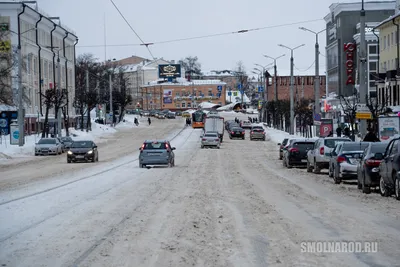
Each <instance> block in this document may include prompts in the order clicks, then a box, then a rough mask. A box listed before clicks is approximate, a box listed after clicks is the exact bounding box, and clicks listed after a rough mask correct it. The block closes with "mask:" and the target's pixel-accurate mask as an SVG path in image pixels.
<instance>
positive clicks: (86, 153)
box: [67, 141, 99, 163]
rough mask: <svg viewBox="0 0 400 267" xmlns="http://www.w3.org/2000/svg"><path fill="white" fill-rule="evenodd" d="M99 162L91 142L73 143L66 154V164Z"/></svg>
mask: <svg viewBox="0 0 400 267" xmlns="http://www.w3.org/2000/svg"><path fill="white" fill-rule="evenodd" d="M77 161H85V162H89V161H91V162H96V161H99V151H98V150H97V145H96V144H95V143H94V142H93V141H75V142H73V143H72V145H71V147H70V149H69V151H68V152H67V162H68V163H71V162H77Z"/></svg>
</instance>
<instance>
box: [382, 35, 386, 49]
mask: <svg viewBox="0 0 400 267" xmlns="http://www.w3.org/2000/svg"><path fill="white" fill-rule="evenodd" d="M383 49H386V36H383Z"/></svg>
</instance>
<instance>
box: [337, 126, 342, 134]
mask: <svg viewBox="0 0 400 267" xmlns="http://www.w3.org/2000/svg"><path fill="white" fill-rule="evenodd" d="M336 135H337V137H341V136H342V128H340V126H338V127H337V128H336Z"/></svg>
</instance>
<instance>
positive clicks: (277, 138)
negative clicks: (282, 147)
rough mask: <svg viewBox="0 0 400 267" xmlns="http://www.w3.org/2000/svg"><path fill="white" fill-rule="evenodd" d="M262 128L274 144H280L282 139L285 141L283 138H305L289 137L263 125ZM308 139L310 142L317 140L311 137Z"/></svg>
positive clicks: (282, 132) (283, 132) (285, 133)
mask: <svg viewBox="0 0 400 267" xmlns="http://www.w3.org/2000/svg"><path fill="white" fill-rule="evenodd" d="M264 128H265V129H266V132H267V135H268V136H269V139H270V140H271V141H272V142H275V143H281V142H282V141H283V139H285V138H305V137H304V136H301V135H300V134H295V135H291V134H289V133H287V132H285V131H281V130H277V129H274V128H270V127H267V126H265V125H264ZM310 139H312V140H313V139H317V137H313V138H310Z"/></svg>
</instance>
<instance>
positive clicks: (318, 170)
mask: <svg viewBox="0 0 400 267" xmlns="http://www.w3.org/2000/svg"><path fill="white" fill-rule="evenodd" d="M313 169H314V173H316V174H319V173H321V169H320V168H319V166H318V163H317V161H316V160H315V159H314V168H313Z"/></svg>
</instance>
